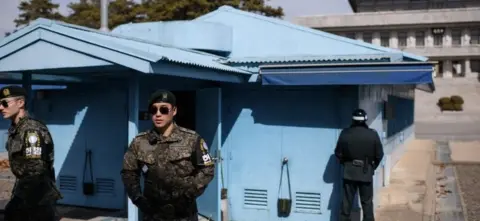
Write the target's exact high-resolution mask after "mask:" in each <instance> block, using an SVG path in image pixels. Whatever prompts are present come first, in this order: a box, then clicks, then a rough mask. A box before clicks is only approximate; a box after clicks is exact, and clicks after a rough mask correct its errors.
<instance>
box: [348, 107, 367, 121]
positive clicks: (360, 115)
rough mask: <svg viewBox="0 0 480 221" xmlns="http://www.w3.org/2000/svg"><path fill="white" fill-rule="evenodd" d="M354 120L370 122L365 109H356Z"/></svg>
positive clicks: (353, 115)
mask: <svg viewBox="0 0 480 221" xmlns="http://www.w3.org/2000/svg"><path fill="white" fill-rule="evenodd" d="M352 119H353V120H354V121H357V122H365V121H367V120H368V117H367V112H365V111H364V110H363V109H356V110H354V111H353V114H352Z"/></svg>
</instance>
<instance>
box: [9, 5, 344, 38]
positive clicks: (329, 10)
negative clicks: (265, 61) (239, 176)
mask: <svg viewBox="0 0 480 221" xmlns="http://www.w3.org/2000/svg"><path fill="white" fill-rule="evenodd" d="M0 1H2V3H1V7H0V36H2V35H3V33H5V32H9V31H12V30H13V29H14V28H15V24H14V23H13V20H14V19H15V18H16V17H17V16H18V13H19V12H18V9H17V7H18V4H19V2H20V1H22V0H0ZM52 1H53V2H54V3H57V4H60V13H62V14H64V15H67V14H68V13H69V11H68V8H67V4H68V3H70V2H72V1H74V0H52ZM268 4H269V5H272V6H281V7H282V8H283V10H284V12H285V18H284V19H285V20H291V19H292V18H294V17H297V16H304V15H319V14H323V15H326V14H345V13H352V9H351V8H350V5H349V4H348V0H270V1H269V2H268Z"/></svg>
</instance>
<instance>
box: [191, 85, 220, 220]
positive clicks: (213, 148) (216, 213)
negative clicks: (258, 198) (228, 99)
mask: <svg viewBox="0 0 480 221" xmlns="http://www.w3.org/2000/svg"><path fill="white" fill-rule="evenodd" d="M221 101H222V93H221V89H220V88H207V89H200V90H197V92H196V108H195V109H196V110H195V111H196V121H197V123H196V131H197V133H199V134H200V136H202V137H203V139H205V142H206V143H207V145H208V151H209V152H210V155H211V156H212V157H213V158H218V157H219V156H220V151H221V145H222V143H221V141H222V138H221V137H222V133H221V113H222V102H221ZM220 163H221V161H216V162H215V176H214V178H213V180H212V181H211V182H210V183H209V184H208V187H207V189H206V190H205V192H204V193H203V194H202V195H201V196H200V197H199V198H198V199H197V202H198V211H199V213H200V214H201V215H202V216H205V217H207V218H209V219H211V220H214V221H221V212H220V189H221V174H220V169H221V165H220Z"/></svg>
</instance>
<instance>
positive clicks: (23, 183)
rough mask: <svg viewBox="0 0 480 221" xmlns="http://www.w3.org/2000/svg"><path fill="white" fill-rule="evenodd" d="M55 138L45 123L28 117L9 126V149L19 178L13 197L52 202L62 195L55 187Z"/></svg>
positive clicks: (37, 202) (10, 159)
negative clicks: (53, 138)
mask: <svg viewBox="0 0 480 221" xmlns="http://www.w3.org/2000/svg"><path fill="white" fill-rule="evenodd" d="M53 146H54V145H53V140H52V137H51V136H50V132H49V131H48V128H47V127H46V126H45V125H44V124H43V123H41V122H39V121H37V120H34V119H32V118H29V117H24V118H22V119H20V121H19V122H18V123H17V124H16V125H13V124H12V126H11V127H10V128H9V129H8V140H7V145H6V149H7V151H8V158H9V161H10V167H11V170H12V173H13V174H14V175H15V177H16V178H17V181H16V182H15V187H14V189H13V194H12V196H16V197H19V198H21V199H23V200H24V201H25V203H26V204H29V205H41V204H50V203H52V202H54V201H56V200H59V199H61V198H62V196H61V194H60V192H59V191H58V189H57V187H56V186H55V172H54V168H53V160H54V150H53Z"/></svg>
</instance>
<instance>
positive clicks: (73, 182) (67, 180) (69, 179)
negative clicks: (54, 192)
mask: <svg viewBox="0 0 480 221" xmlns="http://www.w3.org/2000/svg"><path fill="white" fill-rule="evenodd" d="M58 183H59V185H60V187H59V189H60V190H62V191H69V192H75V191H76V190H77V177H76V176H58Z"/></svg>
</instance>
